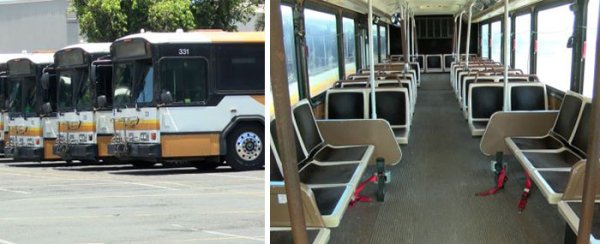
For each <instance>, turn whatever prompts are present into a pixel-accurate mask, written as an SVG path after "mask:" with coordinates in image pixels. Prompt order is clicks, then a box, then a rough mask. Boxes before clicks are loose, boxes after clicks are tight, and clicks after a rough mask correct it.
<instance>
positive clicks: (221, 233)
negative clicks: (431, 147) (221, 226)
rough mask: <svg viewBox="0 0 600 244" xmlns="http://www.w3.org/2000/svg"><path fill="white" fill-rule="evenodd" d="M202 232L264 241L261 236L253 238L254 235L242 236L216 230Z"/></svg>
mask: <svg viewBox="0 0 600 244" xmlns="http://www.w3.org/2000/svg"><path fill="white" fill-rule="evenodd" d="M203 232H205V233H209V234H213V235H221V236H229V237H237V238H242V239H247V240H253V241H258V242H264V241H265V240H264V239H262V238H255V237H251V236H242V235H234V234H227V233H223V232H218V231H211V230H205V231H203Z"/></svg>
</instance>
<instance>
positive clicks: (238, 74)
mask: <svg viewBox="0 0 600 244" xmlns="http://www.w3.org/2000/svg"><path fill="white" fill-rule="evenodd" d="M217 57H218V58H219V61H218V64H219V65H218V66H219V73H218V77H219V78H218V80H217V89H218V90H219V91H235V92H241V93H243V94H249V92H250V93H262V92H263V91H264V90H265V71H264V67H265V45H264V44H262V43H261V44H234V45H227V46H224V47H222V48H221V49H220V50H219V52H218V54H217Z"/></svg>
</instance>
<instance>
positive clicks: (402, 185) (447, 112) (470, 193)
mask: <svg viewBox="0 0 600 244" xmlns="http://www.w3.org/2000/svg"><path fill="white" fill-rule="evenodd" d="M479 142H480V137H472V136H471V135H470V132H469V129H468V125H467V122H466V120H465V119H464V117H463V115H462V112H461V111H460V108H459V106H458V102H457V100H456V99H455V97H454V94H453V92H452V88H451V86H450V82H449V75H448V73H441V74H424V75H423V77H422V84H421V87H420V88H419V93H418V101H417V105H416V108H415V114H414V118H413V121H412V128H411V135H410V140H409V144H408V145H406V146H403V147H402V154H403V157H402V161H401V162H400V164H398V165H396V166H393V167H391V168H390V169H391V171H392V181H391V183H389V184H388V185H387V193H386V199H385V202H383V203H380V202H371V203H358V204H357V205H356V206H354V207H349V208H348V210H347V212H346V215H345V216H344V218H343V219H342V222H341V225H340V226H339V227H338V228H334V229H332V231H331V239H330V243H563V236H564V231H565V226H566V224H565V222H564V221H563V219H562V218H561V216H560V214H559V213H558V209H557V207H556V205H550V204H548V203H547V202H546V200H545V199H544V197H543V196H542V194H541V192H539V191H538V190H537V188H536V187H535V184H533V185H532V189H531V193H532V194H531V196H530V198H529V203H528V205H527V208H526V209H525V211H524V212H523V213H519V212H518V211H517V204H518V202H519V199H520V196H521V193H522V189H523V186H524V182H525V176H524V174H523V170H522V168H521V167H520V165H519V163H518V162H517V161H516V160H515V159H514V158H513V157H507V160H508V162H509V164H508V177H509V180H508V182H507V183H506V185H505V187H504V189H503V190H500V191H499V192H498V193H497V194H496V195H492V196H487V197H479V196H475V193H477V192H481V191H485V190H487V189H489V188H490V187H492V186H494V184H495V183H494V177H493V176H494V173H493V172H492V171H491V167H490V161H491V160H492V159H493V157H487V156H485V155H483V154H482V153H481V151H480V150H479ZM373 171H374V168H373V167H370V170H368V171H367V172H369V174H370V173H371V172H373ZM366 175H367V173H366V174H365V177H366ZM374 192H375V185H370V186H369V187H368V188H365V190H364V191H363V194H365V195H374Z"/></svg>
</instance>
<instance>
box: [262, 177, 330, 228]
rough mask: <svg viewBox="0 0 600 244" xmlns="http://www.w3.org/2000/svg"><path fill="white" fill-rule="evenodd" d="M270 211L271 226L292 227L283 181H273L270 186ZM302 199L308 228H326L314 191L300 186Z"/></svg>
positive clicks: (302, 185)
mask: <svg viewBox="0 0 600 244" xmlns="http://www.w3.org/2000/svg"><path fill="white" fill-rule="evenodd" d="M269 193H270V203H271V207H270V211H271V214H270V215H271V221H270V222H271V226H276V227H289V226H291V222H290V214H289V211H288V200H287V195H286V191H285V184H284V183H283V181H271V185H270V191H269ZM300 197H301V198H302V208H303V209H304V220H305V222H306V226H307V227H325V223H324V222H323V216H321V212H319V208H318V207H317V202H316V201H315V196H314V195H313V193H312V190H311V189H310V188H308V187H307V186H305V185H304V184H301V185H300Z"/></svg>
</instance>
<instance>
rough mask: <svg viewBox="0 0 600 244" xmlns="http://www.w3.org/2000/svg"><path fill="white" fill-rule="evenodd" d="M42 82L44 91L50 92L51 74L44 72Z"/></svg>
mask: <svg viewBox="0 0 600 244" xmlns="http://www.w3.org/2000/svg"><path fill="white" fill-rule="evenodd" d="M40 81H41V82H42V88H43V89H44V90H48V88H49V87H50V73H48V72H44V73H43V74H42V78H41V79H40Z"/></svg>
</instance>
